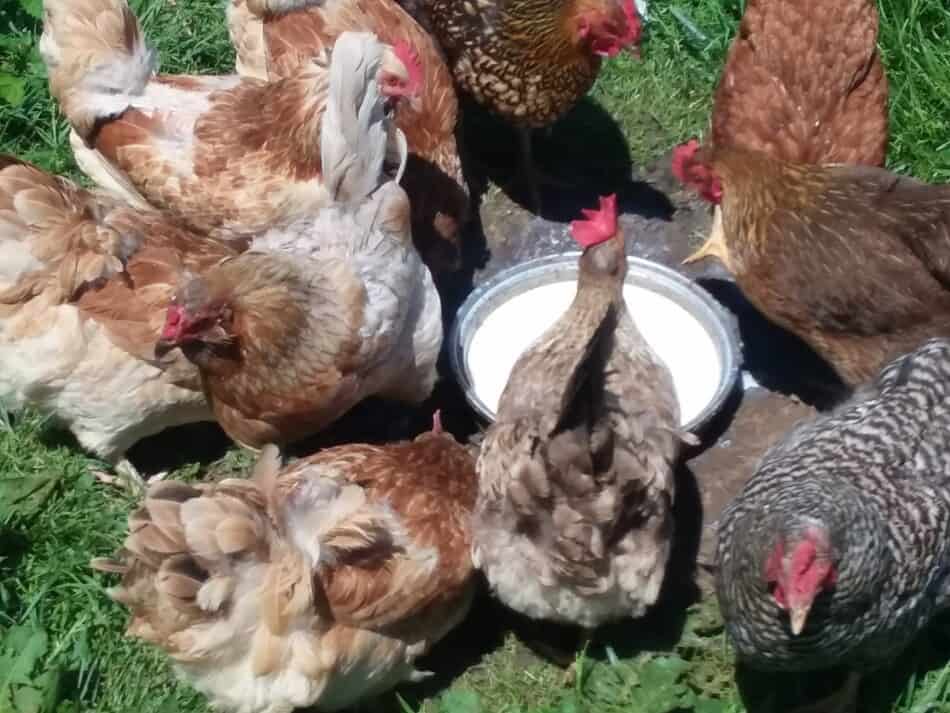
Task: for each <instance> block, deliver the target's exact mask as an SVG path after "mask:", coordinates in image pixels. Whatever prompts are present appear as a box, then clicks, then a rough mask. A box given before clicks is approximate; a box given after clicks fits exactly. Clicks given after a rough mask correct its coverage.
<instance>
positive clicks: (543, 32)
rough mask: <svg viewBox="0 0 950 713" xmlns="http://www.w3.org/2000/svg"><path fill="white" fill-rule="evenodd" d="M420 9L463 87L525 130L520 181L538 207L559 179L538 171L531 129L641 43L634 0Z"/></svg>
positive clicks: (484, 2) (523, 0)
mask: <svg viewBox="0 0 950 713" xmlns="http://www.w3.org/2000/svg"><path fill="white" fill-rule="evenodd" d="M404 4H406V5H410V3H409V2H408V1H407V0H404ZM415 6H416V7H417V10H416V11H417V13H418V15H419V16H420V17H421V18H423V20H424V23H425V24H426V25H427V26H430V27H431V28H432V30H433V32H434V33H435V36H436V38H437V39H438V41H439V43H440V45H441V47H442V49H443V50H444V52H445V54H446V56H447V59H448V63H449V67H450V68H451V70H452V73H453V75H454V76H455V80H456V82H457V83H458V85H459V86H460V87H461V88H462V89H463V90H464V91H465V92H467V93H468V94H470V95H471V96H472V97H473V98H474V99H475V100H476V101H477V102H478V103H479V104H481V105H482V106H484V107H486V108H487V109H489V110H491V111H492V112H494V113H495V114H498V115H499V116H501V117H502V118H504V119H506V120H508V121H510V122H512V123H513V124H514V125H515V126H516V127H517V128H518V130H519V134H520V137H521V144H520V148H521V158H522V161H521V173H520V175H519V178H520V179H521V180H522V182H523V183H524V184H525V185H526V187H527V188H528V193H529V198H530V200H531V202H532V203H533V206H534V207H535V208H537V207H539V205H540V200H539V192H538V187H539V184H540V183H541V182H543V181H547V182H554V183H557V181H552V180H551V179H549V178H546V177H544V176H543V175H542V174H541V173H540V171H538V170H537V168H536V167H535V165H534V162H533V161H532V156H531V137H532V134H531V131H532V129H535V128H541V127H547V126H550V125H552V124H553V123H554V122H555V121H557V120H558V119H559V118H560V117H561V116H563V115H564V114H566V113H567V112H568V111H570V109H571V108H572V107H573V106H574V105H575V104H576V103H577V102H578V101H580V99H581V98H583V96H584V95H585V94H587V92H588V91H589V90H590V88H591V87H592V86H593V84H594V80H595V79H596V77H597V73H598V71H599V70H600V64H601V60H602V58H604V57H614V56H616V55H617V54H619V53H620V52H621V51H622V50H623V49H625V48H628V47H634V48H635V47H636V46H637V45H638V43H639V41H640V31H641V22H640V18H639V16H638V14H637V9H636V6H635V5H634V2H633V0H542V1H540V2H536V1H532V0H475V1H474V2H473V1H471V0H416V5H415Z"/></svg>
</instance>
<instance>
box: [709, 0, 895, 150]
mask: <svg viewBox="0 0 950 713" xmlns="http://www.w3.org/2000/svg"><path fill="white" fill-rule="evenodd" d="M877 28H878V14H877V7H876V5H875V3H874V2H873V1H872V0H845V1H844V2H835V3H830V4H829V3H827V2H825V1H824V0H781V1H778V0H750V1H749V2H748V3H746V9H745V13H744V14H743V17H742V23H741V25H740V27H739V33H738V36H737V37H736V39H735V40H734V41H733V43H732V46H731V47H730V50H729V56H728V58H727V60H726V64H725V67H724V68H723V72H722V78H721V79H720V82H719V86H718V87H717V89H716V94H715V99H714V108H713V118H712V140H713V142H714V143H715V144H717V145H720V146H724V145H730V146H738V147H740V148H745V149H750V150H756V151H762V152H765V153H767V154H768V155H770V156H773V157H775V158H781V159H785V160H787V161H796V162H799V163H861V164H868V165H873V166H883V165H884V158H885V154H886V151H887V134H888V129H887V126H888V124H887V118H888V114H887V109H888V108H887V93H888V89H887V78H886V77H885V74H884V68H883V65H882V64H881V58H880V54H879V52H878V50H877Z"/></svg>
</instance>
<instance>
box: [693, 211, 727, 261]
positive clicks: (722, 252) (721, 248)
mask: <svg viewBox="0 0 950 713" xmlns="http://www.w3.org/2000/svg"><path fill="white" fill-rule="evenodd" d="M725 237H726V236H725V231H724V229H723V225H722V209H721V208H720V207H719V206H718V205H717V206H716V208H715V210H714V212H713V223H712V228H711V229H710V231H709V237H708V238H706V242H704V243H703V244H702V245H701V246H700V248H699V249H698V250H696V251H695V252H693V253H692V254H691V255H690V256H689V257H688V258H686V259H685V260H683V264H684V265H689V264H690V263H693V262H697V261H698V260H702V259H703V258H707V257H714V258H717V259H719V260H720V261H721V262H722V263H723V264H724V265H725V266H726V267H727V268H728V267H729V260H728V258H729V250H728V248H727V247H726V240H725Z"/></svg>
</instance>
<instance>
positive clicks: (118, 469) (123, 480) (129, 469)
mask: <svg viewBox="0 0 950 713" xmlns="http://www.w3.org/2000/svg"><path fill="white" fill-rule="evenodd" d="M113 472H114V473H115V475H110V474H108V473H106V472H104V471H101V470H94V471H92V474H93V476H94V477H95V478H96V480H98V481H99V482H100V483H106V484H107V485H116V486H118V487H120V488H122V489H123V490H128V491H130V492H132V493H136V494H137V493H143V492H145V485H146V480H145V478H143V477H142V475H141V473H139V471H138V468H136V467H135V466H134V465H132V461H130V460H129V459H128V458H122V459H121V460H119V461H118V462H116V464H115V466H114V467H113ZM167 475H168V471H162V472H161V473H156V474H155V475H153V476H152V477H151V478H149V479H148V481H149V482H151V483H155V482H158V481H159V480H162V479H163V478H165V477H166V476H167Z"/></svg>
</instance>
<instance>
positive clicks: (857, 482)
mask: <svg viewBox="0 0 950 713" xmlns="http://www.w3.org/2000/svg"><path fill="white" fill-rule="evenodd" d="M719 538H720V539H719V548H718V575H717V577H718V581H717V590H718V595H719V601H720V605H721V607H722V613H723V616H724V618H725V622H726V630H727V631H728V633H729V636H730V638H731V639H732V640H733V642H734V643H735V645H736V647H737V649H738V653H739V657H740V659H742V660H744V661H746V662H747V663H748V664H749V665H750V666H751V667H753V668H758V669H763V670H775V671H783V670H784V671H812V670H819V669H824V668H830V667H833V666H839V665H845V666H848V667H849V668H850V669H851V670H852V672H853V673H852V675H851V676H850V677H849V680H848V685H846V686H845V688H844V689H842V690H841V691H838V692H837V693H836V694H834V698H835V699H836V700H834V701H832V703H834V704H836V705H835V706H834V707H835V708H836V709H837V708H839V707H840V708H843V709H848V708H849V707H851V706H853V703H854V702H855V698H856V693H857V682H858V680H859V675H860V673H861V672H865V671H868V670H873V669H874V668H876V667H878V666H881V665H883V664H886V663H887V662H889V661H891V660H892V659H893V658H894V657H895V656H897V655H898V654H899V653H900V652H901V651H902V650H903V649H904V648H905V647H906V646H907V645H908V644H909V643H910V642H911V641H912V640H913V638H914V637H915V636H916V634H917V633H918V632H919V631H920V629H921V627H923V626H924V625H925V624H926V623H927V622H928V621H929V620H930V619H931V618H932V617H933V616H934V614H936V613H937V612H938V611H939V610H941V609H943V608H944V607H946V605H947V603H948V595H950V587H948V579H947V572H948V564H950V341H948V340H943V339H940V340H932V341H928V342H926V343H925V344H924V345H923V346H921V347H920V348H918V349H917V350H916V351H914V352H911V353H910V354H908V355H905V356H903V357H901V358H899V359H897V360H895V361H893V362H891V363H890V364H888V365H887V366H886V367H885V368H884V369H883V371H881V373H880V374H879V375H878V377H877V378H876V380H874V381H873V382H871V383H870V384H868V385H867V386H865V387H864V388H862V389H861V390H859V391H858V392H857V393H856V394H855V395H854V396H853V397H852V398H851V399H850V400H849V401H848V402H846V403H845V404H843V405H842V406H840V407H839V408H838V409H837V410H835V411H834V412H832V413H829V414H825V415H822V416H819V417H818V418H816V419H815V420H813V421H810V422H806V423H805V424H803V425H801V426H799V427H798V428H796V429H795V430H794V431H793V432H792V433H791V434H790V435H789V436H788V437H787V438H785V439H784V441H783V442H782V443H780V444H779V445H778V446H776V447H774V448H773V449H772V450H771V451H770V452H769V453H768V454H766V456H765V458H764V460H763V461H762V464H761V465H760V466H759V468H758V470H757V471H756V473H755V475H754V476H753V478H752V479H751V480H750V481H749V483H748V484H747V485H746V486H745V488H744V489H743V491H742V492H741V493H740V494H739V496H738V497H737V498H736V500H735V502H733V503H732V504H731V505H730V507H729V508H728V509H727V510H726V512H725V513H724V515H723V517H722V520H721V524H720V532H719ZM825 709H826V707H823V708H822V710H825ZM851 709H853V708H851Z"/></svg>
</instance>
